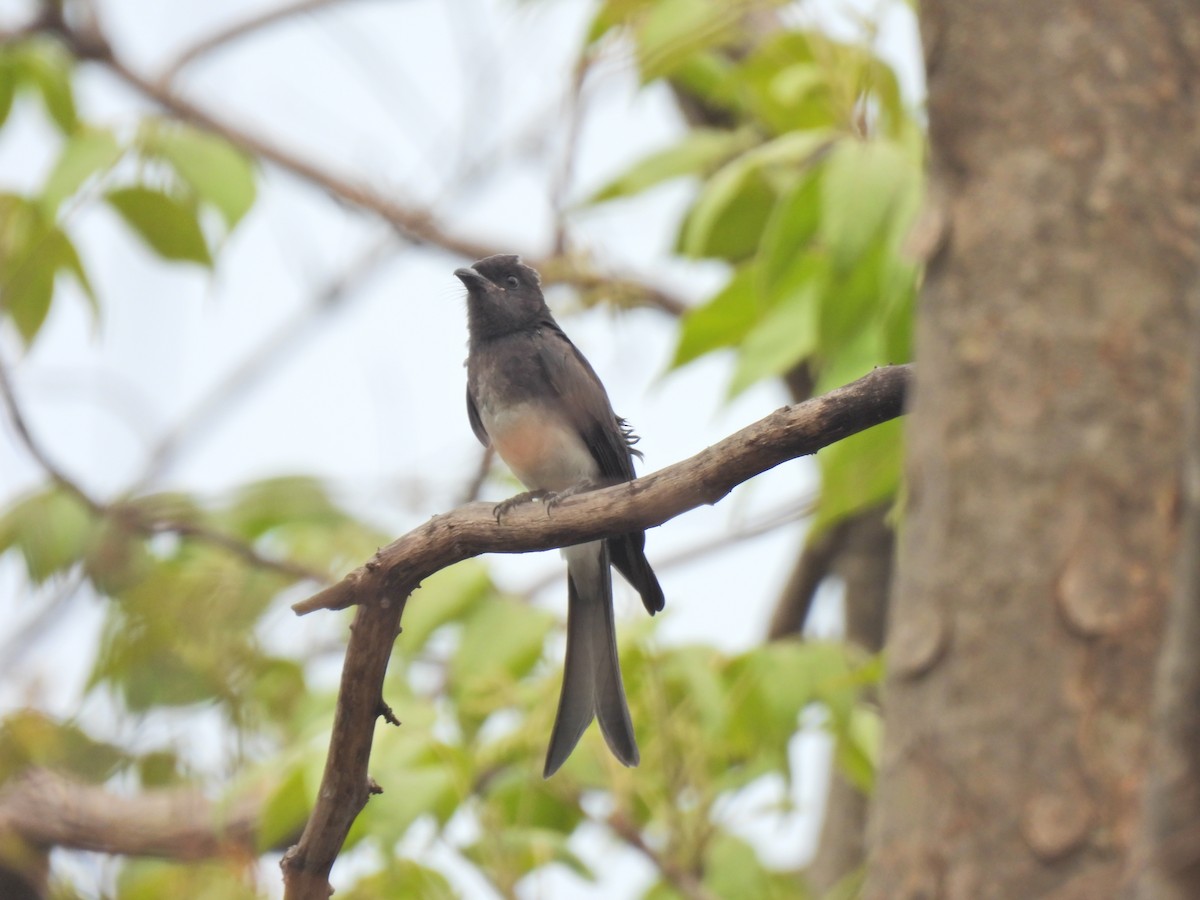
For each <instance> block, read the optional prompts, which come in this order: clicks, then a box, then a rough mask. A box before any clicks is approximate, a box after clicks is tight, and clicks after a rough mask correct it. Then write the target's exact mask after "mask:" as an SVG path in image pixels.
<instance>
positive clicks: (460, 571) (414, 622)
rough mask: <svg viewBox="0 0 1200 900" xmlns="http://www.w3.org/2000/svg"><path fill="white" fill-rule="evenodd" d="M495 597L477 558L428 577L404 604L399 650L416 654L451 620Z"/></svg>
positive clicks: (486, 574) (459, 617)
mask: <svg viewBox="0 0 1200 900" xmlns="http://www.w3.org/2000/svg"><path fill="white" fill-rule="evenodd" d="M492 596H494V588H493V586H492V579H491V576H490V575H489V574H488V570H487V567H486V566H485V565H484V564H483V563H482V562H480V561H479V560H478V559H468V560H464V561H463V562H460V563H457V564H456V565H453V566H450V567H449V568H448V569H442V570H441V571H440V572H437V573H436V574H434V575H432V576H430V577H429V578H426V579H425V581H424V582H423V583H422V585H421V586H420V587H419V588H418V589H417V590H416V591H415V592H413V595H412V597H411V598H409V601H408V604H407V605H406V606H405V607H404V630H403V631H402V632H401V635H400V640H399V642H398V643H397V649H399V650H401V651H402V652H403V653H404V654H405V655H406V656H410V657H411V656H415V655H416V654H417V653H418V652H420V650H421V648H423V647H424V646H425V642H426V641H428V640H429V637H430V635H432V634H433V632H434V631H436V630H437V629H438V628H440V627H442V626H443V625H445V624H447V623H448V622H454V621H458V620H460V619H463V618H465V617H466V616H467V615H469V614H471V613H473V612H474V611H476V610H477V609H478V608H479V606H480V604H481V603H483V602H484V601H486V600H487V599H488V598H489V597H492Z"/></svg>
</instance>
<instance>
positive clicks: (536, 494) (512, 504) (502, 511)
mask: <svg viewBox="0 0 1200 900" xmlns="http://www.w3.org/2000/svg"><path fill="white" fill-rule="evenodd" d="M548 496H550V492H549V491H525V492H524V493H522V494H517V495H516V496H515V497H509V498H508V499H507V500H503V501H501V502H500V503H497V504H496V505H495V506H494V507H492V515H494V516H495V517H496V524H497V525H498V524H500V521H501V520H502V519H503V518H504V517H505V516H507V515H508V514H509V513H510V512H512V511H513V510H514V509H515V508H516V507H518V506H520V505H521V504H522V503H532V502H533V501H534V500H543V499H545V498H546V497H548Z"/></svg>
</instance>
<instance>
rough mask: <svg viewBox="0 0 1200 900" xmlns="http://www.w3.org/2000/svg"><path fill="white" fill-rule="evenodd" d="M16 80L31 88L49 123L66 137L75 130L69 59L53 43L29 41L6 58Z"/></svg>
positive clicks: (63, 50)
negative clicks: (40, 101) (36, 95)
mask: <svg viewBox="0 0 1200 900" xmlns="http://www.w3.org/2000/svg"><path fill="white" fill-rule="evenodd" d="M9 60H10V65H11V66H12V71H13V72H14V74H15V76H16V78H17V79H18V80H20V81H22V82H24V83H25V84H27V85H30V86H31V87H33V88H34V89H35V90H36V91H37V92H38V94H39V95H40V96H41V98H42V104H43V106H45V108H46V112H47V113H49V114H50V118H51V120H52V121H53V122H54V124H55V125H57V126H58V128H59V130H60V131H62V132H63V133H65V134H69V133H70V132H72V131H74V130H75V127H76V125H77V124H78V119H77V117H76V113H75V95H74V92H73V90H72V87H71V70H72V57H71V56H70V54H68V53H67V51H66V50H65V49H63V47H62V46H61V45H59V44H58V43H57V42H56V41H52V40H48V39H39V38H35V39H31V40H26V41H23V42H21V43H20V44H18V45H16V47H15V48H13V50H12V51H11V55H10V56H9Z"/></svg>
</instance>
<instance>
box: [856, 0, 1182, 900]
mask: <svg viewBox="0 0 1200 900" xmlns="http://www.w3.org/2000/svg"><path fill="white" fill-rule="evenodd" d="M1198 26H1200V17H1197V15H1196V12H1195V8H1194V5H1189V4H1185V3H1183V2H1178V0H1148V2H1144V3H1128V2H1125V0H1064V2H1059V3H1047V4H1041V3H1023V2H1017V0H928V2H926V3H923V4H922V28H923V30H924V38H925V44H926V52H927V56H928V67H929V118H930V127H931V141H932V159H933V166H934V168H933V175H934V180H935V184H936V195H937V196H940V197H942V198H943V201H942V202H943V203H944V206H945V209H944V213H945V221H946V223H947V225H948V228H949V233H948V236H947V239H946V241H945V242H944V244H943V246H942V248H941V251H940V253H939V255H938V256H937V257H936V258H935V259H934V260H933V261H931V266H930V269H929V274H928V279H927V283H926V287H925V292H924V297H923V303H922V307H921V310H920V313H919V316H918V332H917V360H918V366H919V367H918V369H917V375H916V381H915V387H914V392H913V395H912V397H911V400H910V407H909V411H910V418H909V420H908V422H907V434H908V452H909V460H908V464H907V466H908V469H907V472H908V500H907V510H906V518H905V526H904V529H903V533H902V535H901V544H900V551H899V565H898V573H897V586H896V593H895V595H894V598H893V604H894V605H893V610H892V619H891V626H890V629H889V634H888V661H889V673H888V680H887V683H886V686H885V693H884V701H885V742H884V749H883V755H882V761H881V771H880V779H879V783H878V789H877V794H876V798H875V808H874V812H873V814H872V822H871V828H870V835H869V845H870V851H869V853H870V860H869V872H868V881H867V886H866V890H865V895H866V897H868V898H875V900H878V898H888V900H904V898H918V897H921V898H926V897H929V898H932V897H946V898H971V900H987V898H1005V900H1008V898H1014V897H1022V898H1034V897H1038V898H1041V897H1055V898H1081V900H1082V898H1088V900H1093V898H1103V897H1111V896H1114V895H1115V894H1116V893H1117V891H1118V886H1119V885H1121V884H1122V883H1123V881H1125V880H1126V879H1127V877H1128V871H1127V868H1126V866H1127V863H1128V860H1129V850H1130V845H1131V842H1132V838H1133V836H1134V834H1135V832H1136V830H1137V825H1138V818H1139V802H1138V798H1139V793H1140V790H1141V786H1142V783H1143V780H1144V778H1145V771H1146V757H1147V750H1148V726H1149V713H1148V711H1149V709H1150V705H1151V704H1150V700H1151V692H1152V691H1151V688H1152V682H1153V672H1154V661H1155V658H1156V655H1157V653H1158V648H1159V644H1160V637H1161V633H1162V621H1163V611H1164V609H1165V606H1166V602H1167V598H1168V596H1169V595H1170V593H1171V589H1172V573H1173V571H1174V559H1175V555H1176V550H1177V546H1178V501H1179V498H1178V474H1179V468H1180V463H1181V456H1182V454H1181V448H1182V441H1181V421H1182V412H1183V408H1184V406H1183V404H1184V397H1185V393H1186V384H1187V370H1188V356H1189V354H1188V350H1189V340H1188V336H1187V328H1188V324H1189V323H1188V317H1187V300H1186V296H1187V287H1188V285H1189V283H1190V281H1191V278H1192V275H1193V273H1194V271H1195V265H1196V257H1197V252H1196V228H1197V222H1198V217H1197V212H1198V204H1197V192H1198V190H1200V167H1198V164H1197V155H1198V151H1200V140H1198V138H1200V131H1198V128H1197V120H1198V113H1200V104H1198V102H1197V101H1198V99H1200V98H1198V97H1197V87H1198V84H1197V73H1196V68H1195V67H1196V61H1197V60H1200V39H1198V36H1197V28H1198Z"/></svg>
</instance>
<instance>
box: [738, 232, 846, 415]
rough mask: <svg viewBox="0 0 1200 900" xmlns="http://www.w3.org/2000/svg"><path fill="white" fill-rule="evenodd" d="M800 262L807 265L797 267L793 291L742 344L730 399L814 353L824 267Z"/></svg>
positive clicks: (816, 259) (815, 260) (809, 259)
mask: <svg viewBox="0 0 1200 900" xmlns="http://www.w3.org/2000/svg"><path fill="white" fill-rule="evenodd" d="M803 261H804V262H807V263H808V265H798V266H797V267H796V269H795V271H796V272H797V276H796V280H797V284H796V287H795V290H794V291H793V292H792V293H790V294H789V295H788V296H786V297H784V298H783V299H782V300H780V301H779V302H778V303H776V304H775V305H774V306H772V307H771V308H770V309H768V310H767V312H766V314H765V315H763V317H762V318H761V319H760V320H759V321H758V322H757V323H756V324H755V326H754V327H753V328H751V329H750V331H749V333H748V334H747V335H746V337H745V339H744V340H743V341H742V344H741V347H740V348H739V350H738V364H737V368H736V369H735V370H734V373H733V378H732V380H731V382H730V385H729V396H731V397H733V396H736V395H737V394H738V393H740V392H741V391H744V390H745V389H746V388H748V387H749V386H750V385H752V384H754V383H755V382H756V381H759V380H761V379H763V378H765V377H767V376H770V375H782V374H783V373H784V372H786V371H787V370H788V369H790V368H792V366H794V365H795V364H796V363H798V362H800V361H802V360H804V359H806V358H807V357H808V356H810V355H811V354H812V353H813V352H814V351H815V350H816V349H817V337H818V333H819V322H820V306H819V302H820V293H821V289H822V288H823V287H824V283H823V281H822V280H821V279H822V277H823V273H824V265H823V260H822V259H821V258H820V257H816V256H806V257H804V259H803Z"/></svg>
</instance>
